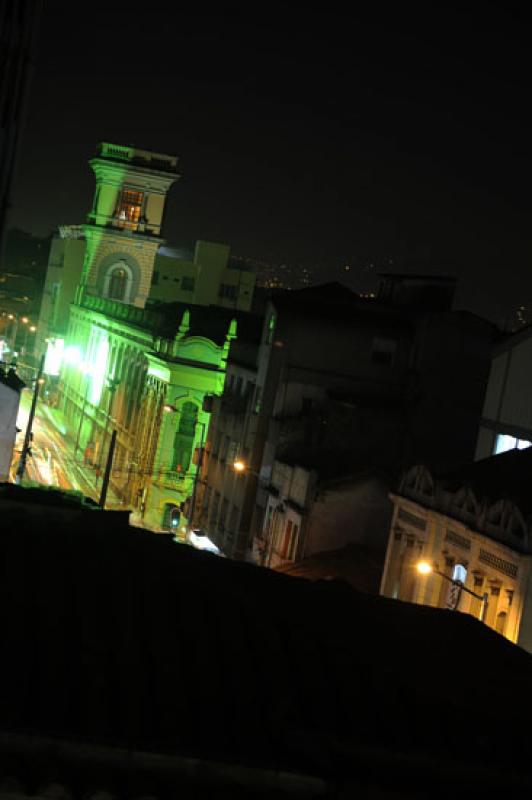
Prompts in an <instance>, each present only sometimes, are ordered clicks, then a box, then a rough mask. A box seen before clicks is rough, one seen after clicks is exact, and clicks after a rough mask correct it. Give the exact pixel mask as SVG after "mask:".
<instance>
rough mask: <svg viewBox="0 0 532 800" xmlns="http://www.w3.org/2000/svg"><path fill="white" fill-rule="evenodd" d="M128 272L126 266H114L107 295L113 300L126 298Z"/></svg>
mask: <svg viewBox="0 0 532 800" xmlns="http://www.w3.org/2000/svg"><path fill="white" fill-rule="evenodd" d="M127 278H128V275H127V272H126V270H125V269H124V267H114V268H113V269H112V270H111V272H110V274H109V288H108V289H107V297H109V298H110V299H111V300H124V298H125V296H126V289H127Z"/></svg>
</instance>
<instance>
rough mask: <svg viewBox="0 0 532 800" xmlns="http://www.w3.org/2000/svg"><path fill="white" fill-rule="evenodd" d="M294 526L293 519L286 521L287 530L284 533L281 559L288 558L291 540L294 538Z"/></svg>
mask: <svg viewBox="0 0 532 800" xmlns="http://www.w3.org/2000/svg"><path fill="white" fill-rule="evenodd" d="M292 525H293V523H292V520H291V519H289V520H287V521H286V528H285V532H284V538H283V542H282V544H281V552H280V553H279V555H280V556H281V558H286V557H287V556H288V553H289V551H290V540H291V537H292Z"/></svg>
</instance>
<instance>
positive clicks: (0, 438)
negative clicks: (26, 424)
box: [0, 382, 20, 481]
mask: <svg viewBox="0 0 532 800" xmlns="http://www.w3.org/2000/svg"><path fill="white" fill-rule="evenodd" d="M19 400H20V395H19V393H18V392H16V391H15V390H14V389H11V388H10V387H9V386H6V385H5V384H4V383H1V382H0V481H7V480H8V478H9V468H10V466H11V459H12V458H13V447H14V445H15V438H16V435H17V414H18V406H19Z"/></svg>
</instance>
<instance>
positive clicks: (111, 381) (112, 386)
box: [98, 378, 120, 469]
mask: <svg viewBox="0 0 532 800" xmlns="http://www.w3.org/2000/svg"><path fill="white" fill-rule="evenodd" d="M119 383H120V379H119V378H107V388H108V389H109V405H108V407H107V419H106V421H105V428H104V432H103V441H102V449H101V452H100V456H99V458H98V468H99V469H101V463H102V457H103V454H104V452H105V445H106V444H107V434H108V432H109V422H110V421H111V411H112V410H113V398H114V394H115V391H116V389H117V388H118V385H119Z"/></svg>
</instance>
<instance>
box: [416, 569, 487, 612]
mask: <svg viewBox="0 0 532 800" xmlns="http://www.w3.org/2000/svg"><path fill="white" fill-rule="evenodd" d="M416 569H417V571H418V572H419V574H420V575H431V574H432V573H434V574H435V575H439V576H440V578H444V579H445V580H446V581H449V583H452V584H453V586H457V587H458V588H459V590H460V592H467V594H470V595H471V596H472V597H475V598H476V599H477V600H480V601H481V603H482V605H481V607H480V616H479V619H480V621H481V622H484V621H485V619H486V614H487V611H488V593H487V592H484V594H483V595H482V594H477V593H476V592H474V591H473V590H472V589H468V588H467V586H465V585H464V582H463V581H461V580H458V579H457V578H450V577H449V576H448V575H446V574H445V572H440V570H439V569H436V568H435V567H434V566H433V565H432V564H431V563H430V561H418V562H417V564H416ZM457 606H458V602H457V603H456V605H455V607H454V609H453V610H454V611H456V609H457Z"/></svg>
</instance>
